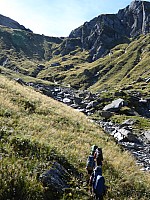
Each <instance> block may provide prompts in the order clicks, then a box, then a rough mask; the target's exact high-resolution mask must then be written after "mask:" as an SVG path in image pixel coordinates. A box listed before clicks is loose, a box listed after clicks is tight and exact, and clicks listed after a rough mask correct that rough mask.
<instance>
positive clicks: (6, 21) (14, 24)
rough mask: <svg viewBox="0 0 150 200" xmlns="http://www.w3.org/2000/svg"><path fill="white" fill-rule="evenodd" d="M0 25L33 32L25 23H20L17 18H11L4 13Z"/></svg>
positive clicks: (0, 18)
mask: <svg viewBox="0 0 150 200" xmlns="http://www.w3.org/2000/svg"><path fill="white" fill-rule="evenodd" d="M0 25H2V26H7V27H9V28H13V29H21V30H25V31H29V32H32V31H31V30H30V29H26V28H25V27H24V26H23V25H20V24H19V23H18V22H16V21H15V20H13V19H10V18H9V17H5V16H3V15H0Z"/></svg>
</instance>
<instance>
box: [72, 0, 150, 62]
mask: <svg viewBox="0 0 150 200" xmlns="http://www.w3.org/2000/svg"><path fill="white" fill-rule="evenodd" d="M149 19H150V2H146V1H132V2H131V4H130V5H129V6H127V7H126V8H124V9H121V10H119V11H118V13H117V14H102V15H99V16H98V17H96V18H94V19H92V20H91V21H90V22H85V23H84V24H83V25H82V26H80V27H79V28H77V29H75V30H73V31H72V32H71V33H70V35H69V37H70V38H80V40H81V44H82V48H83V49H86V50H90V55H91V60H96V59H98V58H100V57H102V56H104V55H106V54H107V53H108V52H109V51H110V49H111V48H112V47H114V46H115V45H117V44H120V43H123V42H125V41H128V40H129V38H131V37H132V38H133V37H136V36H138V35H140V34H146V33H149V32H150V24H149Z"/></svg>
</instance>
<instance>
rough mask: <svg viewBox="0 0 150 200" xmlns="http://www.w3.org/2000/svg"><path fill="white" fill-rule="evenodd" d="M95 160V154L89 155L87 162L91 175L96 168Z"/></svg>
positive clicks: (87, 168)
mask: <svg viewBox="0 0 150 200" xmlns="http://www.w3.org/2000/svg"><path fill="white" fill-rule="evenodd" d="M95 165H96V164H95V160H94V156H93V155H89V157H88V159H87V162H86V170H87V172H88V174H89V175H91V174H92V172H93V170H94V168H95Z"/></svg>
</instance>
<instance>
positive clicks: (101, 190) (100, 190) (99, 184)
mask: <svg viewBox="0 0 150 200" xmlns="http://www.w3.org/2000/svg"><path fill="white" fill-rule="evenodd" d="M90 186H91V187H92V192H93V194H94V195H95V198H96V200H103V196H104V195H105V194H106V186H105V179H104V177H103V176H102V168H101V166H97V167H96V168H95V169H94V171H93V173H92V175H91V177H90Z"/></svg>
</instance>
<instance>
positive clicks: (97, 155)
mask: <svg viewBox="0 0 150 200" xmlns="http://www.w3.org/2000/svg"><path fill="white" fill-rule="evenodd" d="M94 159H95V160H96V165H97V166H102V161H103V153H102V148H100V147H98V148H97V149H96V151H95V153H94Z"/></svg>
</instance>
